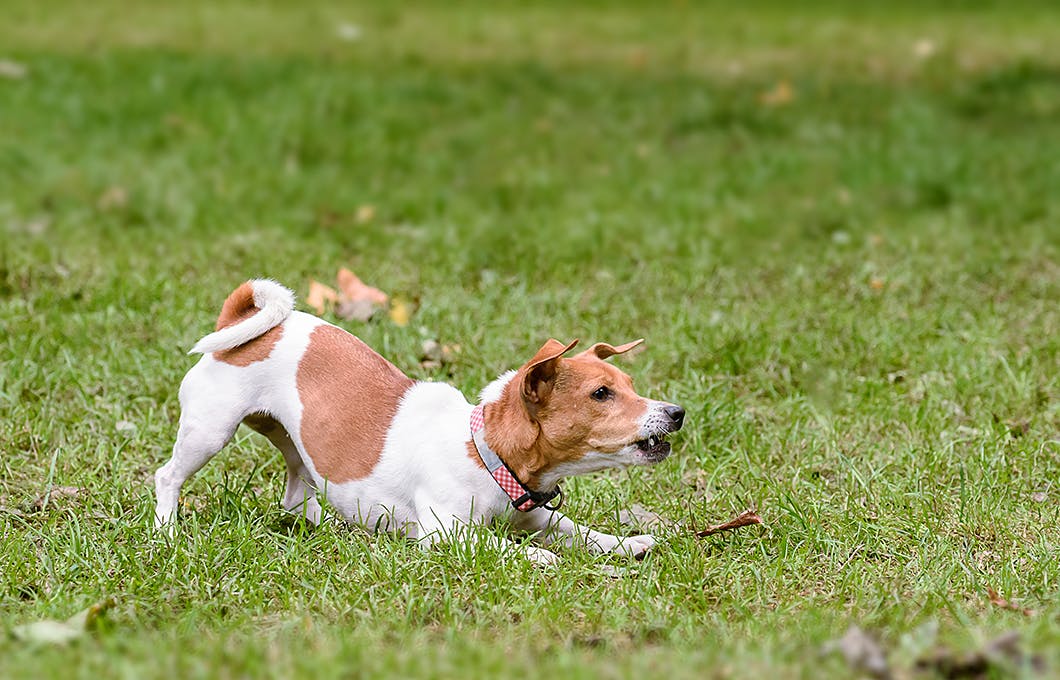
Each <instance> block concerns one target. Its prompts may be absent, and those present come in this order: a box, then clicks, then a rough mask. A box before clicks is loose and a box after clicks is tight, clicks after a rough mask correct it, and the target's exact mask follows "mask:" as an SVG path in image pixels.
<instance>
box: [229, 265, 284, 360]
mask: <svg viewBox="0 0 1060 680" xmlns="http://www.w3.org/2000/svg"><path fill="white" fill-rule="evenodd" d="M258 311H259V310H258V308H257V307H255V306H254V286H253V285H251V283H250V281H247V282H245V283H243V284H241V285H240V286H239V287H238V288H236V289H235V290H234V291H232V294H231V295H229V296H228V298H227V299H226V300H225V303H224V305H222V306H221V315H220V316H218V317H217V330H221V329H222V328H227V327H228V326H231V325H233V324H237V323H239V322H240V321H244V320H246V319H249V318H250V317H252V316H254V315H255V314H257V313H258ZM281 337H283V326H282V325H280V326H276V327H274V328H270V329H269V330H268V331H266V332H265V333H262V334H261V335H259V336H258V337H256V338H254V339H253V340H250V341H249V342H244V343H243V344H242V345H239V346H238V347H233V348H232V349H225V350H221V351H219V352H214V353H213V358H214V359H216V360H217V361H223V362H224V363H226V364H231V365H232V366H249V365H251V364H252V363H254V362H256V361H265V360H266V359H268V358H269V355H271V354H272V348H273V347H275V346H276V343H277V342H279V341H280V338H281Z"/></svg>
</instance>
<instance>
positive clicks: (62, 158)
mask: <svg viewBox="0 0 1060 680" xmlns="http://www.w3.org/2000/svg"><path fill="white" fill-rule="evenodd" d="M0 9H2V16H3V19H4V20H3V21H0V225H2V226H0V228H2V229H3V230H4V231H3V241H2V243H0V448H2V450H3V451H4V455H3V456H2V459H0V542H2V546H0V550H2V552H3V554H4V555H5V566H4V568H3V569H2V570H0V613H2V614H3V617H4V620H5V622H7V625H8V626H10V627H12V630H13V627H15V626H18V625H22V624H25V623H28V622H31V621H36V620H40V619H49V618H66V617H67V616H69V615H71V614H73V613H74V612H76V611H77V610H79V609H82V608H84V607H87V606H89V605H91V604H93V603H96V602H100V601H104V600H105V599H106V598H113V601H114V606H113V608H112V609H111V610H110V611H109V612H108V613H107V615H106V616H105V617H103V619H101V622H100V623H99V624H98V625H97V626H96V627H95V629H94V630H92V631H91V632H89V633H86V634H85V635H84V636H83V637H82V638H80V639H78V640H77V641H75V642H73V643H71V644H68V645H65V646H49V645H42V644H41V643H33V642H26V641H24V640H20V639H17V638H15V637H13V636H8V638H7V639H6V640H3V641H0V672H2V673H4V674H6V675H8V676H14V675H15V674H18V675H20V676H22V677H30V676H45V675H63V676H64V677H69V675H70V674H71V673H72V672H73V673H74V674H75V675H81V676H83V677H91V676H96V675H99V674H100V673H105V674H107V675H124V676H129V677H150V676H162V675H172V674H173V673H178V674H180V675H204V676H211V677H246V676H256V675H289V674H291V673H294V674H310V673H312V674H314V675H322V676H342V675H348V674H358V673H368V674H390V673H395V672H397V673H401V674H403V675H410V676H421V675H422V676H435V675H453V674H456V673H464V672H471V671H476V672H502V671H503V672H513V670H512V669H513V666H514V667H517V668H522V669H537V670H538V671H540V670H542V669H547V670H549V671H556V672H560V671H561V672H564V673H566V674H569V675H572V676H575V677H578V676H590V675H616V676H624V675H631V674H635V673H638V672H649V671H650V672H655V673H658V672H664V673H667V674H670V675H673V676H677V677H683V676H695V677H701V676H702V675H708V676H719V677H727V676H735V677H746V676H748V675H751V674H752V673H755V672H767V673H773V674H774V675H781V676H785V677H788V676H800V675H801V676H807V677H821V675H822V674H825V675H837V676H840V677H842V676H846V675H848V674H849V673H850V672H851V669H850V668H849V667H848V666H846V665H845V663H844V662H843V661H842V659H841V656H840V655H824V656H819V655H818V650H819V649H820V648H821V646H822V645H823V644H824V643H825V642H826V641H828V640H831V639H834V638H837V637H838V636H840V635H842V633H843V632H844V631H845V630H846V629H847V627H848V626H849V625H851V624H858V625H860V626H862V627H864V628H866V629H868V630H869V631H871V632H872V634H873V635H874V636H875V637H876V638H877V639H878V640H879V641H880V642H881V644H882V645H883V649H884V651H885V652H886V653H887V654H888V655H889V659H890V663H891V665H892V667H893V668H894V669H896V672H897V673H898V674H899V675H902V674H906V675H907V674H909V673H911V672H912V670H911V669H912V668H913V667H914V665H915V662H916V660H917V659H918V658H925V657H926V656H927V655H929V654H930V653H933V651H934V653H944V650H955V651H952V653H953V654H958V655H959V654H964V653H974V652H975V651H976V650H980V649H982V647H983V644H984V641H985V640H988V639H990V638H991V637H993V636H995V635H998V634H1001V633H1004V632H1007V631H1016V632H1018V633H1019V634H1020V635H1021V637H1022V640H1023V647H1024V649H1025V650H1027V654H1039V655H1042V656H1043V657H1044V658H1045V661H1046V662H1048V663H1051V664H1052V666H1051V667H1052V668H1054V669H1055V668H1056V667H1057V666H1056V663H1057V658H1056V655H1055V652H1054V651H1052V650H1055V649H1056V648H1057V642H1060V625H1058V623H1057V621H1058V618H1057V617H1058V614H1060V599H1058V596H1057V592H1056V584H1057V580H1058V577H1060V572H1058V567H1057V560H1056V555H1057V547H1058V542H1060V532H1058V530H1057V519H1058V508H1060V506H1058V498H1060V496H1058V493H1057V489H1056V480H1057V479H1058V476H1060V460H1058V455H1060V444H1058V443H1057V442H1058V437H1057V432H1058V429H1060V428H1058V426H1060V407H1058V405H1057V404H1058V396H1060V386H1058V382H1057V375H1058V369H1060V354H1058V337H1060V319H1058V312H1057V301H1058V300H1060V266H1058V264H1057V252H1058V246H1060V225H1058V204H1057V199H1056V197H1057V196H1060V163H1058V162H1057V158H1060V124H1058V121H1060V47H1058V43H1057V40H1056V36H1057V35H1058V31H1060V7H1058V6H1057V5H1056V4H1055V3H1049V2H1038V3H1036V2H1006V3H1002V2H992V3H991V2H986V3H971V2H960V3H958V2H894V3H886V4H884V3H871V4H857V5H854V4H851V3H840V2H815V3H800V4H799V5H798V6H797V7H795V6H793V5H792V4H790V3H781V2H751V3H739V4H736V3H722V2H659V3H604V2H599V3H596V2H588V3H577V4H571V3H559V2H556V3H535V4H533V5H528V4H523V3H514V2H512V3H509V2H490V3H473V2H457V3H448V2H445V3H443V2H413V3H401V4H398V3H376V4H368V3H325V2H306V3H236V2H210V3H205V2H202V3H200V2H187V3H171V4H160V3H125V2H113V1H102V2H94V3H72V2H48V3H39V2H23V1H21V0H6V1H5V2H4V3H2V7H0ZM340 266H348V267H350V268H351V269H353V271H355V272H357V273H358V274H359V275H360V276H361V277H362V278H363V279H364V280H365V281H366V282H368V283H369V284H372V285H375V286H378V287H380V288H382V289H384V290H386V291H387V292H389V293H391V294H392V295H395V296H400V297H402V298H403V299H405V300H410V301H414V302H415V313H414V315H413V317H412V319H411V323H410V324H409V325H407V326H399V325H396V324H394V323H392V322H391V321H390V320H389V319H388V318H387V317H385V316H383V317H381V318H378V319H375V320H373V321H372V322H370V323H366V324H360V323H357V322H347V321H341V320H336V319H335V318H334V317H331V316H329V317H328V318H329V320H332V321H338V322H339V323H341V324H342V325H343V326H344V327H346V328H348V329H349V330H351V331H352V332H354V333H356V334H357V335H359V336H360V337H362V338H363V339H364V340H365V341H366V342H368V343H369V344H371V345H372V346H373V347H375V348H377V349H378V350H379V351H381V352H382V353H383V354H385V355H386V356H387V357H388V358H390V359H391V360H393V361H394V362H395V363H396V364H397V365H398V366H399V367H400V368H402V369H403V370H405V371H406V372H408V373H409V374H410V375H412V376H413V377H415V378H417V379H441V380H447V381H450V382H452V383H453V384H455V385H457V386H458V387H459V388H460V389H462V390H463V391H464V392H465V394H467V395H468V396H469V398H472V399H473V398H474V395H475V394H476V393H477V391H478V390H479V389H480V388H481V387H482V386H484V385H485V384H486V382H488V381H489V380H490V379H492V377H494V376H496V375H497V374H498V373H500V372H502V371H504V370H506V369H508V368H511V367H514V366H516V365H518V364H520V363H521V362H522V361H524V360H525V359H526V358H527V357H529V356H530V355H531V354H532V353H533V351H534V349H536V348H537V347H538V346H539V345H540V344H541V343H542V342H543V341H544V340H545V339H547V338H548V337H557V338H559V339H561V340H568V339H571V338H574V337H580V338H582V339H583V341H585V342H595V341H601V340H602V341H609V342H613V343H618V342H624V341H627V340H630V339H633V338H637V337H645V338H647V340H648V350H647V351H646V352H644V353H642V354H640V355H638V356H637V357H635V358H633V359H632V360H630V361H622V366H623V368H624V369H626V370H628V371H629V372H630V373H631V374H632V375H633V376H634V377H635V378H636V380H637V384H638V387H639V389H640V390H641V392H642V393H646V394H648V395H649V396H652V397H656V398H666V399H669V400H673V401H678V402H680V403H682V404H683V405H685V406H686V407H687V408H688V411H689V424H688V426H687V427H686V428H685V430H684V433H683V434H682V435H681V436H680V437H679V438H677V439H675V455H674V456H673V457H672V458H671V459H670V460H668V461H667V462H666V463H664V464H663V465H661V466H658V467H655V468H653V469H650V470H649V469H638V470H632V471H628V472H623V473H615V474H608V475H600V476H597V477H593V478H587V479H581V480H576V481H575V482H573V483H572V484H571V485H570V486H569V487H568V490H567V491H568V503H569V505H570V513H571V514H572V515H573V516H575V517H577V518H578V519H580V520H583V521H585V522H588V523H590V524H592V525H593V526H595V527H597V528H600V529H603V530H609V531H619V532H624V531H627V530H631V529H630V528H629V527H626V526H623V525H622V524H621V523H620V521H619V512H620V510H622V509H625V508H628V507H630V506H631V505H632V504H634V503H636V504H640V505H643V506H645V507H647V508H650V509H652V510H654V511H657V512H659V513H661V514H663V515H664V516H666V517H667V518H669V519H670V520H673V521H676V522H679V523H680V524H679V525H678V526H672V527H669V528H662V529H660V530H658V533H659V535H660V536H663V537H665V539H666V541H665V542H664V544H663V545H661V546H660V547H659V548H658V549H657V550H656V551H655V552H654V553H653V555H652V556H651V557H650V558H649V559H648V560H646V561H645V562H643V563H639V564H636V565H629V564H626V563H625V562H622V561H619V560H614V559H612V558H600V557H595V556H591V555H588V554H585V553H582V552H579V551H574V552H572V553H570V554H569V555H568V556H567V557H566V559H565V561H564V562H563V564H561V565H560V566H559V567H557V568H556V569H555V570H553V571H550V572H541V571H539V570H535V569H532V568H530V567H529V566H527V565H525V564H522V563H521V562H520V561H518V560H512V559H511V558H510V557H509V556H504V555H500V554H495V553H491V552H489V551H488V550H481V551H469V550H467V549H462V548H460V547H459V546H453V547H448V548H443V549H440V550H436V551H430V552H427V553H424V552H422V551H421V550H420V549H419V548H417V547H415V546H409V545H408V544H406V543H404V542H403V541H401V540H400V539H396V538H392V537H386V536H372V535H368V534H365V533H362V532H359V531H355V530H354V531H351V530H349V529H346V528H343V527H339V526H325V527H322V528H320V529H317V530H314V531H310V530H307V529H305V528H304V527H301V526H300V525H295V526H292V525H291V523H290V522H289V521H288V520H286V519H285V518H284V516H283V513H282V512H281V511H280V509H279V499H280V496H281V492H282V485H283V466H282V464H280V462H279V456H278V455H276V454H275V452H274V451H272V450H271V449H270V448H269V447H268V445H267V444H266V443H265V442H264V441H263V440H261V439H260V438H259V437H257V436H256V435H251V434H250V433H249V432H242V431H241V432H240V434H239V435H237V440H236V442H234V444H233V445H231V446H230V447H229V449H227V450H226V451H225V452H223V453H222V454H221V455H220V456H218V457H217V458H216V459H215V461H214V462H213V463H212V464H211V465H210V466H208V467H207V468H206V469H205V470H204V471H203V472H202V473H201V474H200V475H199V476H198V477H196V478H195V480H194V481H193V482H191V483H189V484H188V485H187V486H186V487H185V506H184V507H183V508H182V512H183V521H182V525H181V527H182V528H181V531H180V532H178V537H177V540H175V541H174V542H172V543H169V542H167V541H165V540H164V539H162V538H160V537H159V536H157V535H155V534H154V533H153V532H152V531H150V529H149V524H150V519H151V512H152V507H153V498H152V490H151V485H150V475H151V473H152V472H153V471H154V469H155V468H156V467H158V466H159V465H161V463H162V462H163V461H164V460H165V459H166V458H167V457H168V450H169V447H170V446H171V444H172V437H173V435H174V433H175V426H176V420H177V415H178V411H177V403H176V388H177V385H178V384H179V381H180V378H181V376H182V375H183V373H184V372H185V371H186V370H187V369H188V368H189V367H190V366H191V365H192V362H193V359H190V358H188V357H186V356H185V354H184V353H185V351H186V350H187V348H189V347H190V346H191V345H192V344H193V343H194V341H195V340H196V339H198V338H199V337H201V336H202V335H204V334H205V333H207V332H208V331H209V330H211V329H212V324H213V320H214V319H215V317H216V314H217V311H218V310H219V308H220V304H221V302H222V300H223V299H224V297H225V296H226V295H227V293H228V292H229V291H230V290H231V289H232V288H234V287H235V286H236V285H238V283H240V282H241V281H243V280H245V279H247V278H251V277H259V276H269V277H272V278H276V279H277V280H280V281H282V282H284V283H286V284H287V285H289V286H291V287H293V288H294V289H295V290H296V292H298V294H299V295H300V296H304V295H305V294H306V292H307V290H308V281H309V280H310V279H316V280H320V281H323V282H325V283H332V279H333V277H334V272H335V270H336V269H337V268H338V267H340ZM303 308H304V307H303ZM428 339H435V340H438V341H440V342H443V343H447V344H459V345H460V346H461V348H462V351H461V352H460V353H459V354H458V355H457V357H456V359H455V361H454V362H453V363H451V364H448V365H446V366H443V367H440V368H432V367H424V366H421V365H420V362H419V358H420V353H421V345H422V343H423V341H424V340H428ZM60 487H62V488H66V489H68V490H71V489H72V491H69V493H56V494H54V497H53V495H52V494H50V493H49V491H50V490H54V489H56V488H60ZM748 505H757V507H758V508H759V510H760V512H761V514H762V515H763V517H764V518H765V520H766V527H765V528H764V529H762V530H761V531H759V530H757V529H752V530H749V531H747V530H745V531H744V532H742V533H739V534H736V535H731V536H726V537H715V538H711V539H708V540H706V541H703V540H698V539H694V538H691V537H690V535H689V534H690V529H691V528H693V526H697V525H703V524H709V523H712V522H717V521H722V520H724V519H727V518H728V517H729V516H730V515H731V514H733V513H734V512H737V511H740V510H743V509H744V508H745V507H747V506H748ZM605 567H606V568H610V569H617V570H618V572H619V575H620V577H619V578H613V577H612V575H609V574H608V573H606V571H607V569H605ZM991 590H995V591H998V592H999V593H1000V594H1001V596H1002V597H1004V598H1008V600H1010V601H1011V602H1012V603H1015V604H1014V605H1013V607H1008V608H1006V607H1000V606H998V604H997V598H994V600H995V601H994V602H993V603H992V602H991V597H990V595H989V592H990V591H991ZM1024 608H1026V609H1032V610H1034V611H1033V613H1032V614H1031V615H1024V613H1022V612H1021V611H1018V610H1021V609H1024ZM940 650H942V651H940ZM1031 665H1032V664H1031V659H1030V657H1029V656H1027V657H1023V658H1022V659H1021V658H1015V659H1007V660H1004V659H1002V660H999V661H998V662H997V669H998V670H997V671H996V672H999V673H1000V672H1009V671H1013V670H1015V671H1019V670H1021V669H1022V670H1023V671H1027V670H1028V669H1029V668H1030V667H1031Z"/></svg>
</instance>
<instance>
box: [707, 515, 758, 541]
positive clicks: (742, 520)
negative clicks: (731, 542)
mask: <svg viewBox="0 0 1060 680" xmlns="http://www.w3.org/2000/svg"><path fill="white" fill-rule="evenodd" d="M761 523H762V518H761V517H759V516H758V512H757V511H756V510H744V511H743V512H741V513H740V514H739V515H737V516H736V518H735V519H731V520H729V521H728V522H723V523H721V524H715V525H714V526H710V527H707V528H706V529H704V530H702V531H697V532H696V536H697V537H699V538H705V537H707V536H713V535H714V534H717V533H721V532H722V531H732V530H733V529H739V528H740V527H749V526H752V525H754V524H761Z"/></svg>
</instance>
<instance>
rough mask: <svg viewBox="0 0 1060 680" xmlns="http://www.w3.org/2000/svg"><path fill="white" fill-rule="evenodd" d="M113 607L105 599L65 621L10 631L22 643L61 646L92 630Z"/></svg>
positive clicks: (33, 624) (26, 625)
mask: <svg viewBox="0 0 1060 680" xmlns="http://www.w3.org/2000/svg"><path fill="white" fill-rule="evenodd" d="M113 606H114V600H113V599H111V598H107V599H106V600H103V601H102V602H97V603H96V604H94V605H92V606H91V607H88V608H87V609H83V610H81V611H79V612H78V613H76V614H74V615H73V616H71V617H70V618H68V619H66V620H65V621H54V620H51V619H46V620H44V621H35V622H33V623H27V624H25V625H22V626H15V628H13V629H12V631H11V632H12V633H13V634H14V636H15V637H16V638H17V639H19V640H22V641H24V642H38V643H43V644H57V645H63V644H66V643H68V642H70V641H72V640H76V639H77V638H79V637H81V636H82V635H84V634H85V633H86V632H88V631H90V630H92V629H93V628H94V627H95V625H96V622H97V621H98V620H99V618H100V617H101V616H102V615H103V614H104V612H106V611H107V610H108V609H110V608H111V607H113Z"/></svg>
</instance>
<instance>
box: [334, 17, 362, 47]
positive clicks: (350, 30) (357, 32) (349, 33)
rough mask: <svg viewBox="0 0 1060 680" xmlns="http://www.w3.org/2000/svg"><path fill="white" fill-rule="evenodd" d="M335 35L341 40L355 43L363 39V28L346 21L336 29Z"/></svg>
mask: <svg viewBox="0 0 1060 680" xmlns="http://www.w3.org/2000/svg"><path fill="white" fill-rule="evenodd" d="M335 35H336V36H337V37H338V39H339V40H342V41H345V42H354V41H356V40H360V38H361V27H360V26H358V25H357V24H351V23H349V22H348V21H344V22H342V23H340V24H339V25H338V26H336V27H335Z"/></svg>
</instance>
